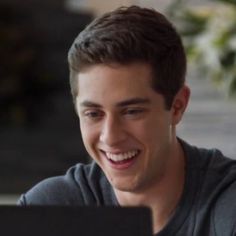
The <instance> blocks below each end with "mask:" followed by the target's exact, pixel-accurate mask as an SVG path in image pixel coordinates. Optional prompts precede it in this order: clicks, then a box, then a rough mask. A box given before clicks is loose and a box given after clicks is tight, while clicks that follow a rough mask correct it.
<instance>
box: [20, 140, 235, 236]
mask: <svg viewBox="0 0 236 236" xmlns="http://www.w3.org/2000/svg"><path fill="white" fill-rule="evenodd" d="M180 142H181V144H182V146H183V149H184V152H185V156H186V177H185V186H184V191H183V194H182V197H181V200H180V202H179V204H178V207H177V208H176V210H175V213H174V214H173V216H172V218H171V219H170V220H169V222H168V223H167V225H166V226H165V227H164V228H163V230H162V231H161V232H159V233H158V234H157V235H156V236H172V235H173V236H188V235H191V236H235V235H236V161H234V160H231V159H228V158H226V157H224V156H223V155H222V154H221V152H220V151H218V150H216V149H212V150H207V149H200V148H197V147H194V146H190V145H189V144H187V143H185V142H184V141H182V140H181V141H180ZM19 204H21V205H83V206H85V205H86V206H88V205H96V206H103V205H119V204H118V201H117V199H116V196H115V194H114V191H113V189H112V186H111V185H110V184H109V182H108V181H107V179H106V177H105V175H104V174H103V172H102V171H101V169H100V168H99V166H98V165H97V164H96V163H95V162H92V163H91V164H89V165H83V164H77V165H76V166H74V167H72V168H70V169H69V170H68V171H67V173H66V174H65V175H64V176H59V177H52V178H49V179H46V180H44V181H42V182H40V183H39V184H37V185H36V186H35V187H33V188H32V189H31V190H29V191H28V192H27V193H26V194H24V195H22V196H21V198H20V200H19Z"/></svg>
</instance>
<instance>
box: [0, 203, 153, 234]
mask: <svg viewBox="0 0 236 236" xmlns="http://www.w3.org/2000/svg"><path fill="white" fill-rule="evenodd" d="M0 235H3V236H97V235H99V236H100V235H101V236H151V235H152V222H151V211H150V209H148V208H145V207H113V206H111V207H75V206H26V207H22V206H0Z"/></svg>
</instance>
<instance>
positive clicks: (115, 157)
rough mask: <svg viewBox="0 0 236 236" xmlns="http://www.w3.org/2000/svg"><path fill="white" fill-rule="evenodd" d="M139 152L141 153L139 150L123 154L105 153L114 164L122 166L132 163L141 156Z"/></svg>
mask: <svg viewBox="0 0 236 236" xmlns="http://www.w3.org/2000/svg"><path fill="white" fill-rule="evenodd" d="M139 152H140V151H139V150H132V151H128V152H123V153H111V152H104V153H105V155H106V157H107V159H108V160H109V161H110V162H112V163H113V164H122V163H127V162H130V161H131V160H132V159H134V158H135V157H136V156H137V155H138V154H139Z"/></svg>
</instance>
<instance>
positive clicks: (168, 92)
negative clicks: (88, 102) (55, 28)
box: [68, 6, 186, 109]
mask: <svg viewBox="0 0 236 236" xmlns="http://www.w3.org/2000/svg"><path fill="white" fill-rule="evenodd" d="M68 60H69V69H70V85H71V91H72V96H73V98H75V97H76V95H77V91H76V90H77V89H76V86H75V85H76V83H77V82H76V75H77V74H78V73H79V72H80V71H82V70H83V69H85V68H87V67H89V66H92V65H96V64H111V63H118V64H121V65H126V64H129V63H133V62H144V63H148V64H149V65H150V66H151V68H152V72H153V79H152V84H151V86H152V88H153V89H154V90H155V91H156V92H158V93H160V94H162V95H163V96H164V99H165V105H166V108H167V109H170V107H171V105H172V102H173V98H174V96H175V95H176V93H177V92H178V91H179V89H180V88H181V87H182V86H183V84H184V81H185V74H186V55H185V52H184V48H183V45H182V42H181V39H180V36H179V35H178V33H177V32H176V30H175V28H174V27H173V25H172V24H171V23H170V22H169V21H168V20H167V19H166V17H165V16H163V15H162V14H161V13H159V12H157V11H155V10H153V9H148V8H141V7H138V6H131V7H120V8H118V9H116V10H114V11H112V12H109V13H106V14H104V15H102V16H101V17H99V18H97V19H95V20H94V21H92V22H91V23H90V24H89V25H88V26H87V27H86V28H85V29H84V30H83V31H82V32H81V33H80V34H79V35H78V37H77V38H76V39H75V41H74V43H73V44H72V46H71V48H70V50H69V54H68Z"/></svg>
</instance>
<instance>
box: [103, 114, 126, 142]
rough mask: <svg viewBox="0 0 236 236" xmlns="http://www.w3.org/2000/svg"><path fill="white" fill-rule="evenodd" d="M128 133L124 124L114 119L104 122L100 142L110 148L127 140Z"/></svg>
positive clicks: (109, 118)
mask: <svg viewBox="0 0 236 236" xmlns="http://www.w3.org/2000/svg"><path fill="white" fill-rule="evenodd" d="M126 136H127V134H126V132H125V129H124V126H123V124H122V122H121V121H120V120H119V119H116V118H114V117H107V118H106V119H105V120H104V123H103V125H102V129H101V133H100V141H101V142H102V143H104V144H106V145H108V146H115V145H117V144H119V143H122V142H123V141H125V140H126Z"/></svg>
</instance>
